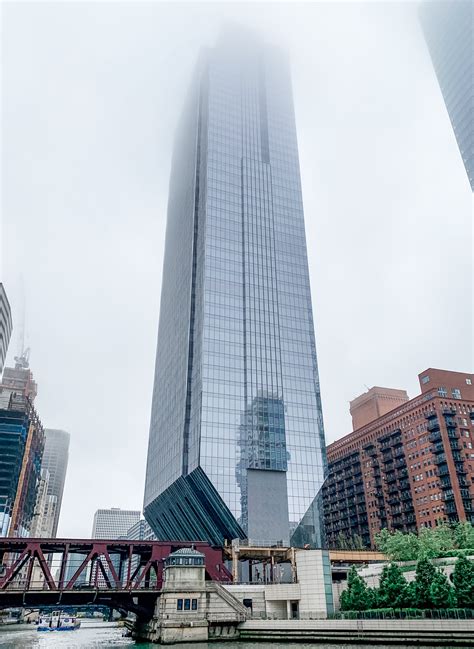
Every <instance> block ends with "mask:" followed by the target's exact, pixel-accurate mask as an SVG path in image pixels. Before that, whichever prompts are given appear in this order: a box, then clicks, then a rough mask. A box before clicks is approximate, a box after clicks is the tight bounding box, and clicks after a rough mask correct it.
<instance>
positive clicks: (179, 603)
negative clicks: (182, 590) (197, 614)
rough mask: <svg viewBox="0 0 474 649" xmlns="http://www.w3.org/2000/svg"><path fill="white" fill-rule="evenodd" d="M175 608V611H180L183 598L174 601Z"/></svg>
mask: <svg viewBox="0 0 474 649" xmlns="http://www.w3.org/2000/svg"><path fill="white" fill-rule="evenodd" d="M176 610H177V611H182V610H183V600H182V599H178V601H177V603H176Z"/></svg>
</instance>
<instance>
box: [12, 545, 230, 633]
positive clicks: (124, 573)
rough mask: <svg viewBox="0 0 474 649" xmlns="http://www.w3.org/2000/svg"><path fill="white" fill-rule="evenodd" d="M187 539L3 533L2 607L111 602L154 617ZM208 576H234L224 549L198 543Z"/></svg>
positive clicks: (220, 578)
mask: <svg viewBox="0 0 474 649" xmlns="http://www.w3.org/2000/svg"><path fill="white" fill-rule="evenodd" d="M189 545H190V543H189V542H184V541H172V542H168V541H120V540H119V541H106V540H95V539H93V540H76V539H29V538H0V608H10V607H29V608H41V607H42V606H58V607H59V606H85V605H95V606H109V607H111V608H115V609H117V610H119V611H124V612H125V611H130V612H133V613H136V614H137V615H138V616H139V618H140V619H142V620H147V619H149V618H150V617H151V616H152V614H153V611H154V608H155V604H156V600H157V597H158V596H159V594H160V590H161V587H162V584H163V569H164V560H165V559H166V558H167V557H168V556H169V555H170V554H171V553H172V552H174V551H175V550H178V549H179V548H182V547H189ZM193 545H194V547H195V548H196V550H199V551H200V552H202V553H203V554H204V555H205V565H206V572H207V577H208V578H209V579H212V580H215V581H226V582H228V581H232V576H231V574H230V572H229V571H228V570H227V569H226V567H225V565H224V559H223V553H222V549H221V548H213V547H211V546H210V545H208V544H207V543H203V542H195V543H194V544H193Z"/></svg>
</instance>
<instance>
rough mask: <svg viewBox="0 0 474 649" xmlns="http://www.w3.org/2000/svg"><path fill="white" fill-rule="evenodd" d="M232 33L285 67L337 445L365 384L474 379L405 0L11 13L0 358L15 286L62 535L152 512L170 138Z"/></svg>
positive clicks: (437, 112)
mask: <svg viewBox="0 0 474 649" xmlns="http://www.w3.org/2000/svg"><path fill="white" fill-rule="evenodd" d="M228 21H237V22H240V23H241V24H243V25H245V26H248V27H251V28H253V29H255V30H257V31H259V32H260V33H261V35H262V37H263V38H264V39H266V40H267V41H269V42H272V43H276V44H279V45H281V46H282V47H284V48H286V49H287V50H288V51H289V54H290V59H291V64H292V75H293V91H294V102H295V109H296V120H297V131H298V140H299V149H300V164H301V175H302V185H303V198H304V206H305V219H306V231H307V245H308V256H309V263H310V273H311V288H312V295H313V310H314V318H315V325H316V344H317V351H318V358H319V366H320V379H321V390H322V399H323V410H324V419H325V428H326V439H327V440H328V442H330V441H333V440H335V439H337V438H338V437H341V436H343V435H345V434H347V433H348V432H350V430H351V421H350V416H349V411H348V410H349V401H350V400H351V399H353V398H354V397H355V396H357V395H359V394H361V393H362V392H364V391H365V390H366V387H367V386H368V387H371V386H372V385H382V386H387V387H394V388H404V389H407V390H408V392H409V394H410V396H414V395H415V394H417V392H418V382H417V374H418V373H419V372H421V371H423V370H424V369H426V368H427V367H440V368H445V369H452V370H459V371H465V372H467V371H472V369H473V355H472V351H473V350H472V345H473V327H472V324H473V321H472V316H473V314H472V252H471V251H472V243H473V241H472V216H471V200H472V194H471V190H470V187H469V182H468V179H467V175H466V172H465V170H464V167H463V163H462V160H461V156H460V154H459V150H458V147H457V144H456V141H455V138H454V134H453V130H452V127H451V124H450V121H449V117H448V114H447V111H446V108H445V105H444V102H443V98H442V95H441V92H440V89H439V86H438V83H437V80H436V77H435V74H434V71H433V68H432V65H431V61H430V58H429V54H428V51H427V48H426V46H425V43H424V40H423V36H422V32H421V29H420V27H419V24H418V20H417V8H416V5H415V4H414V3H357V2H350V3H338V2H328V3H315V4H306V3H302V4H297V3H291V4H286V3H278V4H270V3H264V4H254V3H243V4H231V3H222V4H200V3H191V4H180V3H178V2H174V3H172V4H161V3H141V2H129V3H127V2H121V3H114V2H104V3H82V2H78V3H69V2H64V3H41V2H37V3H32V4H27V3H16V2H11V3H8V2H6V3H4V4H3V5H2V32H3V38H2V102H1V105H2V120H1V124H2V175H1V178H2V186H1V190H2V203H1V205H2V226H3V227H2V247H1V253H2V265H1V269H2V276H1V279H2V281H3V282H4V283H5V286H6V290H7V293H8V296H9V298H10V301H11V304H12V307H13V316H14V334H13V337H12V341H11V344H10V352H9V359H10V361H12V357H13V355H14V354H16V353H17V352H18V344H19V342H18V340H19V331H20V330H21V324H20V323H21V316H20V314H21V311H22V301H23V300H22V298H21V294H22V292H24V295H25V303H26V325H25V338H26V344H27V346H29V347H31V359H30V364H31V368H32V370H33V372H34V376H35V378H36V380H37V381H38V388H39V390H38V397H37V400H36V406H37V410H38V413H39V415H40V417H41V420H42V422H43V425H44V426H45V427H51V428H62V429H64V430H67V431H69V432H70V434H71V448H70V462H69V470H68V475H67V478H66V489H65V496H64V501H63V509H62V515H61V520H60V528H59V534H60V535H63V536H75V537H87V536H89V535H90V533H91V529H92V519H93V514H94V512H95V510H96V509H98V508H101V507H112V506H114V507H122V508H133V509H140V508H141V506H142V500H143V485H144V474H145V462H146V448H147V442H148V427H149V417H150V406H151V391H152V381H153V371H154V356H155V349H156V336H157V326H158V315H159V297H160V287H161V272H162V263H163V243H164V232H165V224H166V206H167V192H168V181H169V173H170V161H171V152H172V142H173V132H174V128H175V126H176V123H177V119H178V116H179V113H180V110H181V107H182V104H183V100H184V96H185V94H186V91H187V88H188V85H189V82H190V79H191V76H192V73H193V68H194V64H195V62H196V59H197V56H198V52H199V50H200V48H201V47H203V46H212V44H213V43H214V41H215V39H216V37H217V35H218V33H219V30H220V28H221V26H222V24H223V23H226V22H228Z"/></svg>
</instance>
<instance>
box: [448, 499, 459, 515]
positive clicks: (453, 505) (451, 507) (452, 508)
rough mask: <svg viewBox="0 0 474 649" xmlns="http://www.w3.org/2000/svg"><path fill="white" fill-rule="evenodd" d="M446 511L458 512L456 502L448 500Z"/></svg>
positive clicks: (450, 512)
mask: <svg viewBox="0 0 474 649" xmlns="http://www.w3.org/2000/svg"><path fill="white" fill-rule="evenodd" d="M446 513H447V514H457V513H458V511H457V509H456V503H454V502H448V503H446Z"/></svg>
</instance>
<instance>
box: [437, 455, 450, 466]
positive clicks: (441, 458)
mask: <svg viewBox="0 0 474 649" xmlns="http://www.w3.org/2000/svg"><path fill="white" fill-rule="evenodd" d="M446 462H447V460H446V455H445V454H444V453H440V454H439V455H437V456H436V457H435V459H434V463H435V464H438V465H439V464H446Z"/></svg>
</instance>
